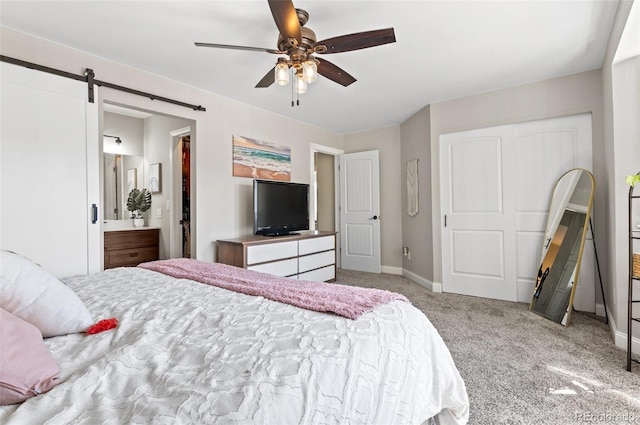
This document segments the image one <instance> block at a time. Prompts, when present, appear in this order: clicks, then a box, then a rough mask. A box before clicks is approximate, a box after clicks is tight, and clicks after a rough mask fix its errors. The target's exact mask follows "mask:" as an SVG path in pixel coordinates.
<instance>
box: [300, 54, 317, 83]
mask: <svg viewBox="0 0 640 425" xmlns="http://www.w3.org/2000/svg"><path fill="white" fill-rule="evenodd" d="M317 78H318V65H317V64H316V61H314V60H313V59H309V60H306V61H304V62H303V63H302V79H303V81H304V82H305V83H308V84H311V83H313V82H314V81H315V80H316V79H317Z"/></svg>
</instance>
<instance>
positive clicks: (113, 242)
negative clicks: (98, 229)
mask: <svg viewBox="0 0 640 425" xmlns="http://www.w3.org/2000/svg"><path fill="white" fill-rule="evenodd" d="M159 234H160V229H147V230H121V231H113V232H104V249H105V250H106V249H107V247H108V249H110V250H112V249H127V248H138V247H141V246H155V245H158V239H159Z"/></svg>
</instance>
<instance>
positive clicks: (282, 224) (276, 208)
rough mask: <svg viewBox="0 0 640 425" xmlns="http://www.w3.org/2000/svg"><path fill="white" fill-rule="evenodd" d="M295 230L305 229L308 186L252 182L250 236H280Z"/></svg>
mask: <svg viewBox="0 0 640 425" xmlns="http://www.w3.org/2000/svg"><path fill="white" fill-rule="evenodd" d="M297 230H309V185H308V184H304V183H290V182H281V181H273V180H254V181H253V233H255V234H256V235H264V236H281V235H288V234H290V233H291V232H295V231H297Z"/></svg>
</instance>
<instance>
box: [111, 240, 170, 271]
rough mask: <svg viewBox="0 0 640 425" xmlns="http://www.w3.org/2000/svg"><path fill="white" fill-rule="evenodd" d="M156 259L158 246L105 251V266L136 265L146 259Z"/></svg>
mask: <svg viewBox="0 0 640 425" xmlns="http://www.w3.org/2000/svg"><path fill="white" fill-rule="evenodd" d="M157 259H158V247H157V246H155V247H154V246H150V247H144V248H130V249H115V250H111V251H108V252H107V264H105V269H106V268H112V267H127V266H137V265H138V264H140V263H144V262H146V261H154V260H157Z"/></svg>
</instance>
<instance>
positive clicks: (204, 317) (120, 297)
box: [0, 268, 468, 425]
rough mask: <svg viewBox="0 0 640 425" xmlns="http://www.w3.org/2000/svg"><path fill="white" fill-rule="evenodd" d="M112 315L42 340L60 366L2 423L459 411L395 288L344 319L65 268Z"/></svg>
mask: <svg viewBox="0 0 640 425" xmlns="http://www.w3.org/2000/svg"><path fill="white" fill-rule="evenodd" d="M66 283H68V285H69V286H71V287H72V288H73V289H74V291H76V293H77V294H78V295H79V296H80V298H81V299H82V300H83V301H84V302H85V303H86V305H87V307H88V308H89V311H90V312H91V313H92V315H93V317H94V318H95V319H96V321H97V320H98V319H104V318H109V317H117V318H118V320H119V321H120V324H119V326H118V327H117V328H116V329H114V330H110V331H107V332H103V333H99V334H96V335H90V336H87V335H86V334H75V335H68V336H64V337H55V338H50V339H48V340H47V344H48V345H49V347H50V349H51V352H52V354H53V356H54V358H55V359H56V360H57V361H58V363H59V365H60V369H61V380H62V381H64V382H62V383H61V384H59V385H58V386H57V387H54V388H53V390H51V391H50V392H49V393H47V394H43V395H40V396H38V397H34V398H32V399H30V400H28V401H27V402H25V403H24V404H22V405H19V406H8V407H3V408H2V409H1V410H0V422H2V423H4V424H6V425H11V424H19V425H24V424H76V423H77V424H91V425H94V424H274V425H280V424H403V425H404V424H421V423H423V422H424V421H426V420H427V419H428V418H430V417H432V416H436V415H438V416H436V419H437V420H438V422H439V423H440V424H441V425H445V424H463V423H466V421H467V418H468V399H467V394H466V390H465V386H464V383H463V381H462V379H461V377H460V375H459V373H458V371H457V369H456V368H455V366H454V364H453V361H452V359H451V356H450V354H449V351H448V350H447V348H446V347H445V345H444V343H443V341H442V339H441V338H440V336H439V335H438V333H437V331H436V330H435V329H434V328H433V326H432V325H431V323H430V322H429V320H428V319H427V318H426V317H425V316H424V314H422V313H421V312H420V311H419V310H417V309H416V308H414V307H412V306H411V305H410V304H408V303H405V302H401V301H394V302H391V303H389V304H386V305H383V306H381V307H378V308H377V309H376V310H374V311H373V312H371V313H368V314H365V315H364V316H362V317H361V318H360V319H359V320H356V321H354V320H350V319H346V318H343V317H339V316H335V315H332V314H326V313H317V312H312V311H307V310H302V309H300V308H297V307H292V306H289V305H285V304H281V303H278V302H274V301H269V300H266V299H264V298H261V297H251V296H247V295H242V294H237V293H234V292H230V291H227V290H224V289H219V288H214V287H210V286H207V285H204V284H201V283H197V282H193V281H189V280H177V279H174V278H171V277H168V276H165V275H162V274H159V273H156V272H152V271H149V270H144V269H140V268H121V269H112V270H108V271H105V272H103V273H99V274H96V275H92V276H79V277H74V278H69V279H66Z"/></svg>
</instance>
